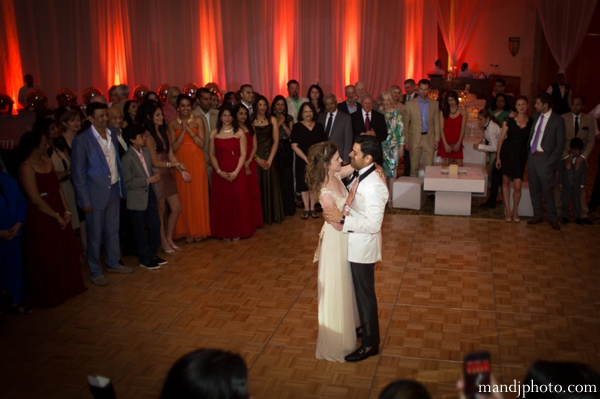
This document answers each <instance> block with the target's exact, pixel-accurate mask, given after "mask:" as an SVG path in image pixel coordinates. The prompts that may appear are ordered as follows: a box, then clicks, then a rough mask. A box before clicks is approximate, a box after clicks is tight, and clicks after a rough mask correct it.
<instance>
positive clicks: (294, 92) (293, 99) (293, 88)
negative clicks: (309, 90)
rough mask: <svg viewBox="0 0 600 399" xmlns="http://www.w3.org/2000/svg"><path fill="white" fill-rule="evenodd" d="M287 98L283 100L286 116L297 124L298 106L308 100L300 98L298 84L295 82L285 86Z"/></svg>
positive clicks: (291, 81)
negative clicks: (285, 104) (285, 103)
mask: <svg viewBox="0 0 600 399" xmlns="http://www.w3.org/2000/svg"><path fill="white" fill-rule="evenodd" d="M287 90H288V95H289V96H288V97H287V98H286V99H285V101H287V105H288V114H289V115H290V116H291V117H292V118H294V123H296V122H298V110H299V109H300V106H301V105H302V104H304V103H306V102H308V98H306V97H300V83H298V81H297V80H294V79H292V80H290V81H289V82H288V84H287Z"/></svg>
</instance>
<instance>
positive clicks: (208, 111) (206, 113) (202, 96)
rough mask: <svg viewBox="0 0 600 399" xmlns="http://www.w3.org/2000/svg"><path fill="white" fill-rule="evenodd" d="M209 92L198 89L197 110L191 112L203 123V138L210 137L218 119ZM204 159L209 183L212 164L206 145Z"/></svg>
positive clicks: (204, 89)
mask: <svg viewBox="0 0 600 399" xmlns="http://www.w3.org/2000/svg"><path fill="white" fill-rule="evenodd" d="M211 96H212V94H211V92H210V90H208V89H207V88H205V87H202V88H200V89H198V93H197V94H196V101H197V102H198V108H196V109H194V111H192V114H193V115H194V116H199V117H200V118H201V119H202V121H203V122H204V134H205V137H210V132H211V131H212V130H213V129H215V128H216V127H217V119H218V117H219V111H217V110H216V109H213V108H212V106H211V105H212V104H211ZM204 157H205V158H206V171H207V172H208V181H209V183H210V182H211V177H212V164H211V163H210V157H209V156H208V145H205V146H204Z"/></svg>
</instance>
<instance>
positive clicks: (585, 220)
mask: <svg viewBox="0 0 600 399" xmlns="http://www.w3.org/2000/svg"><path fill="white" fill-rule="evenodd" d="M581 223H582V225H584V224H588V225H590V226H593V225H594V222H592V221H591V220H590V218H583V219H581Z"/></svg>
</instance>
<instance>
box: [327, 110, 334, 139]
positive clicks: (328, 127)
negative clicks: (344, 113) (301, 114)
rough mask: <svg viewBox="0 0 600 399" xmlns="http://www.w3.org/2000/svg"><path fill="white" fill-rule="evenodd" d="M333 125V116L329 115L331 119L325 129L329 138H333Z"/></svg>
mask: <svg viewBox="0 0 600 399" xmlns="http://www.w3.org/2000/svg"><path fill="white" fill-rule="evenodd" d="M332 124H333V114H331V113H330V114H329V119H327V126H326V127H325V134H326V135H327V137H331V125H332Z"/></svg>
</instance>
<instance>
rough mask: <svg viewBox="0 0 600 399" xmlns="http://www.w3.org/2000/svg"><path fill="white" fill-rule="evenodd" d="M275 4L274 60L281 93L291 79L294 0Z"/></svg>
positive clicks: (285, 89)
mask: <svg viewBox="0 0 600 399" xmlns="http://www.w3.org/2000/svg"><path fill="white" fill-rule="evenodd" d="M274 6H275V15H274V19H275V26H274V28H275V32H274V35H273V38H274V40H273V54H274V57H273V61H274V62H275V65H274V68H275V71H276V73H277V82H276V87H277V89H278V90H279V93H287V82H288V80H289V79H290V69H291V68H290V58H291V56H292V55H293V54H291V52H292V49H293V48H294V18H293V15H294V10H295V7H296V5H295V2H294V1H279V2H276V3H275V4H274Z"/></svg>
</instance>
